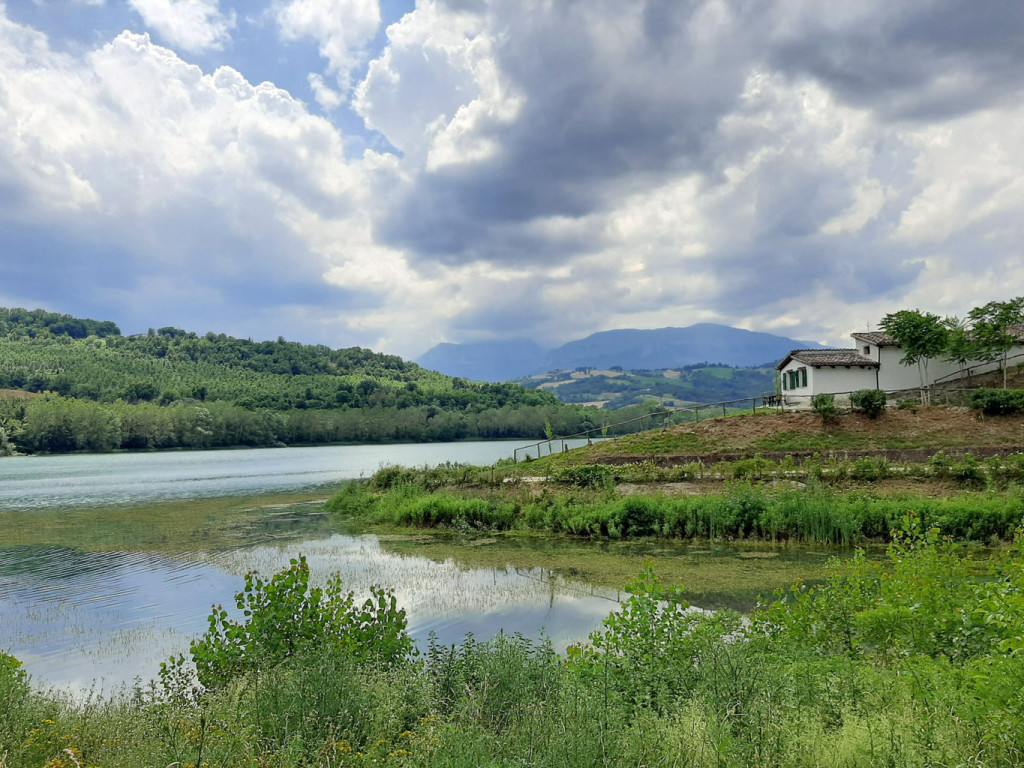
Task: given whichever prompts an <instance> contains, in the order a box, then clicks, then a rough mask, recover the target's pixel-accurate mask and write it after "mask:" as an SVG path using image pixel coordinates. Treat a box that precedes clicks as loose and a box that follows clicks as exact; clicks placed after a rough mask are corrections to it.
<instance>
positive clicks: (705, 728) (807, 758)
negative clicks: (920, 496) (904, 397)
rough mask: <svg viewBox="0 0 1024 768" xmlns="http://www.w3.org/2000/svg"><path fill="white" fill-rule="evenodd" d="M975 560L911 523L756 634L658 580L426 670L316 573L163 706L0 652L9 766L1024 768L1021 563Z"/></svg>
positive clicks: (210, 650)
mask: <svg viewBox="0 0 1024 768" xmlns="http://www.w3.org/2000/svg"><path fill="white" fill-rule="evenodd" d="M961 555H962V553H961V552H959V551H958V550H957V548H956V545H955V544H952V543H950V542H948V541H943V540H942V539H941V538H939V537H938V536H936V535H934V534H930V533H926V532H924V531H922V529H921V528H920V525H919V521H918V520H917V519H916V518H915V517H913V516H910V517H907V518H905V519H904V520H903V522H902V531H901V533H900V534H898V535H897V537H896V538H895V540H894V542H893V545H892V546H891V547H890V550H889V554H888V557H887V558H886V560H884V561H882V562H878V563H873V562H870V561H867V560H865V559H863V558H855V559H854V560H852V561H848V562H846V563H845V564H840V563H836V564H834V565H833V567H832V571H831V573H830V575H829V577H828V579H827V580H826V581H825V583H824V584H823V585H821V586H819V587H817V588H815V589H813V590H812V589H807V588H804V587H801V586H797V587H795V588H794V590H793V593H792V594H791V596H790V598H789V599H788V600H787V601H783V602H777V603H773V604H772V605H770V606H767V607H765V608H764V609H762V610H760V611H758V612H756V613H755V615H754V616H753V617H752V619H751V621H750V623H749V624H746V625H744V624H741V622H740V621H739V618H738V617H737V616H736V615H735V614H732V613H729V612H722V613H718V614H703V613H695V612H688V611H686V610H685V609H684V606H685V604H684V603H681V602H680V601H679V600H680V598H679V596H678V595H675V594H670V593H667V592H665V591H664V590H663V589H662V587H661V585H660V583H659V581H658V580H657V578H656V576H655V575H654V573H653V572H652V571H651V570H650V569H649V568H648V569H645V571H644V572H643V573H641V575H640V576H639V577H638V578H637V580H636V581H635V583H634V588H633V592H634V594H633V596H632V597H631V598H630V599H629V600H628V602H626V603H625V604H624V605H623V606H622V608H621V609H620V610H618V611H616V612H615V613H613V614H612V615H610V616H609V617H608V619H607V620H606V622H605V628H604V630H603V631H601V632H598V633H595V634H594V635H592V636H591V638H590V639H589V641H588V642H586V643H583V644H581V645H579V646H576V647H574V648H570V649H569V651H568V653H567V654H566V655H564V656H562V655H559V654H557V653H556V652H555V650H556V649H552V648H550V647H548V646H545V645H543V644H542V645H539V646H538V645H531V644H530V643H529V642H527V641H526V640H523V639H521V638H510V637H499V638H498V639H496V640H494V641H491V642H488V643H481V642H477V641H475V640H474V639H473V638H467V639H466V640H465V642H463V643H462V644H461V645H459V646H457V647H436V646H435V647H432V648H431V649H430V650H429V651H428V652H427V653H425V654H424V655H422V656H412V655H410V653H409V648H410V645H409V644H408V642H407V641H406V640H405V639H404V638H405V634H404V614H403V613H402V611H401V609H400V607H398V606H395V605H393V603H391V602H390V601H389V600H388V598H387V595H386V594H382V595H379V596H378V599H376V600H375V601H373V602H371V603H369V604H367V605H363V606H359V605H353V604H352V603H351V601H346V598H345V595H344V593H343V591H341V590H340V586H338V585H335V586H333V587H332V586H331V585H327V586H325V587H323V588H322V591H320V592H316V591H314V589H313V588H311V587H310V585H309V584H308V583H307V582H304V581H303V579H302V568H303V564H301V563H296V564H294V565H293V567H292V568H291V569H289V570H288V571H286V572H284V573H282V574H279V575H278V576H276V577H274V578H273V579H271V580H268V581H266V582H258V581H252V580H250V581H248V582H247V583H246V585H245V586H246V589H244V590H242V591H241V592H240V594H239V599H240V603H241V607H244V608H246V609H247V610H250V614H249V615H248V618H245V619H243V620H240V622H235V621H234V620H232V619H229V618H227V617H226V616H224V615H221V614H219V613H217V612H215V613H214V614H213V615H212V616H211V624H210V631H209V632H208V633H207V635H206V636H204V637H203V638H200V640H199V641H197V642H196V643H195V644H194V645H193V649H192V654H191V656H192V658H191V659H181V660H180V662H177V663H172V664H170V665H168V667H167V668H166V669H165V672H164V675H163V677H162V681H161V684H158V685H157V686H155V687H153V688H151V689H141V688H140V689H137V690H134V691H128V692H126V693H124V694H123V695H121V696H116V697H113V698H102V697H94V698H91V699H89V700H87V701H77V702H72V701H69V700H66V699H64V698H62V697H61V696H59V695H56V694H50V693H46V692H40V691H38V690H34V689H33V688H32V687H31V686H30V685H28V684H27V683H26V681H25V680H24V679H23V678H22V676H21V675H20V674H19V672H18V669H17V662H16V661H15V660H13V659H11V658H10V657H4V656H0V701H3V702H4V704H5V706H4V707H3V708H2V709H0V765H3V766H4V768H23V767H26V768H27V767H28V766H32V767H33V768H35V767H36V766H49V768H58V767H61V768H71V766H77V765H81V766H110V767H113V766H124V768H134V767H135V766H140V767H141V766H153V765H159V766H166V765H172V764H177V765H181V766H185V765H191V766H207V767H208V768H213V767H214V766H269V765H273V766H300V765H301V766H311V765H319V766H350V765H366V764H384V765H395V766H417V767H418V766H424V767H426V766H435V767H438V766H451V767H452V768H455V767H462V766H467V767H468V766H474V767H475V766H484V765H487V766H523V765H531V766H550V767H551V768H555V767H561V766H566V767H568V766H572V767H573V768H576V767H578V766H627V765H634V766H635V765H645V766H673V765H692V766H768V765H773V766H775V765H793V766H877V765H900V766H928V765H968V764H978V765H990V766H996V765H1006V766H1010V765H1018V764H1020V761H1021V760H1022V759H1024V753H1022V751H1021V747H1020V745H1021V744H1022V743H1024V698H1022V696H1024V694H1022V693H1021V692H1022V690H1024V665H1022V664H1021V661H1020V657H1019V655H1018V653H1019V651H1020V649H1021V648H1022V647H1024V639H1022V638H1024V610H1022V606H1021V598H1020V594H1021V588H1022V587H1024V552H1022V547H1021V545H1020V544H1019V543H1018V544H1017V545H1015V546H1014V547H1011V548H1008V549H1005V550H1003V551H1002V552H1001V553H1000V554H999V555H997V557H996V558H995V559H994V560H993V562H992V564H991V565H992V574H991V576H990V577H989V578H986V579H983V580H981V581H976V580H975V579H973V578H972V575H971V573H972V572H971V569H970V566H969V564H968V563H967V561H965V560H964V559H963V557H962V556H961ZM283 616H287V617H289V620H288V622H287V629H282V624H281V622H280V619H281V618H282V617H283ZM193 662H194V663H195V664H196V665H197V666H195V667H193V666H192V665H193ZM193 669H196V670H198V674H199V679H200V680H201V681H203V683H204V684H205V686H204V687H199V688H196V687H194V686H193V685H192V684H191V682H190V680H191V679H192V677H191V675H192V674H194V672H193V671H192V670H193Z"/></svg>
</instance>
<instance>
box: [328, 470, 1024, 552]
mask: <svg viewBox="0 0 1024 768" xmlns="http://www.w3.org/2000/svg"><path fill="white" fill-rule="evenodd" d="M504 486H505V487H499V488H491V489H489V488H473V489H467V488H463V489H449V490H431V489H429V488H428V487H425V485H424V484H422V483H419V484H417V483H399V484H394V485H386V486H385V487H381V478H380V476H379V475H378V476H377V477H375V478H374V479H373V480H371V481H370V482H369V483H352V484H350V485H348V486H346V487H345V488H344V489H343V490H342V491H341V492H340V493H339V494H338V495H336V496H335V497H334V498H333V499H331V501H330V502H329V503H328V509H330V510H331V511H332V512H333V513H335V514H337V515H340V516H343V517H351V518H355V519H360V520H364V521H367V522H370V523H374V524H388V525H395V526H403V527H412V528H449V529H453V530H456V531H467V532H469V531H477V532H486V531H535V532H542V533H552V534H567V535H570V536H579V537H587V538H604V539H615V540H617V539H635V538H644V537H658V538H666V539H726V540H740V539H752V540H764V541H798V542H811V543H818V544H839V545H844V546H848V545H851V544H855V543H858V542H861V541H885V540H887V539H888V537H889V535H890V532H891V531H892V530H893V529H894V528H896V527H898V526H899V524H900V521H901V520H902V519H903V517H904V516H905V515H906V513H907V512H908V511H910V510H913V511H914V512H915V513H917V514H918V515H919V516H920V517H921V519H922V520H924V521H925V522H926V524H927V525H929V526H936V527H938V528H940V529H941V530H942V531H943V532H944V533H946V534H948V535H950V536H953V537H955V538H957V539H962V540H967V541H975V542H981V543H989V542H991V541H994V540H1004V541H1005V540H1009V539H1010V538H1012V536H1013V532H1014V530H1015V528H1016V527H1017V525H1019V524H1020V521H1021V519H1022V518H1024V494H1021V493H1020V492H1019V491H1018V490H1016V489H1013V490H1011V491H1008V492H1004V493H999V494H996V493H990V494H985V493H961V494H957V495H954V496H952V497H948V498H931V497H927V496H922V495H916V494H899V495H893V496H878V495H874V494H872V493H871V492H869V491H866V490H859V491H851V490H848V489H843V490H839V489H834V488H830V487H828V486H825V485H822V484H820V483H812V484H811V485H809V486H808V487H806V488H803V487H792V486H782V487H778V486H770V485H755V484H752V483H750V482H745V481H734V482H731V483H729V484H726V485H725V486H724V488H723V489H722V490H718V491H712V492H708V493H703V494H701V495H691V496H667V495H660V494H658V495H655V494H652V495H631V496H625V497H622V496H620V495H619V494H617V493H616V492H615V491H614V489H612V490H610V491H609V490H601V489H587V488H576V489H564V488H562V489H554V488H551V487H548V488H543V489H540V490H537V489H535V488H514V487H507V486H508V484H504Z"/></svg>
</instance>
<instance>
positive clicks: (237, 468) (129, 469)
mask: <svg viewBox="0 0 1024 768" xmlns="http://www.w3.org/2000/svg"><path fill="white" fill-rule="evenodd" d="M563 443H564V444H566V445H568V447H570V448H573V447H576V446H578V445H584V444H586V441H585V440H565V441H556V450H559V449H560V448H559V446H561V444H563ZM535 445H536V441H518V440H517V441H505V440H499V441H477V442H460V443H420V444H394V445H337V446H317V447H309V448H253V449H248V450H223V451H170V452H165V453H106V454H82V455H71V456H11V457H6V458H0V510H12V509H54V508H57V507H61V508H64V507H91V506H100V505H112V504H145V503H149V502H154V501H165V500H168V499H189V498H208V497H211V496H236V495H240V494H254V493H268V492H274V491H287V490H295V489H299V488H308V487H310V486H315V485H322V484H326V483H338V482H341V481H344V480H354V479H358V478H360V477H369V476H370V475H372V474H373V473H374V472H376V471H377V470H378V469H380V468H381V467H383V466H386V465H389V464H397V465H401V466H405V467H422V466H424V465H427V466H436V465H438V464H441V463H444V462H446V461H451V462H457V463H465V464H475V465H477V466H487V465H490V464H493V463H495V462H496V461H499V460H500V459H505V458H509V457H511V456H512V454H513V452H514V451H515V450H516V449H517V448H518V449H520V450H519V454H520V457H522V456H523V455H524V453H530V454H531V455H534V456H536V448H534V449H533V450H531V451H528V452H524V450H523V449H524V448H527V447H529V446H535Z"/></svg>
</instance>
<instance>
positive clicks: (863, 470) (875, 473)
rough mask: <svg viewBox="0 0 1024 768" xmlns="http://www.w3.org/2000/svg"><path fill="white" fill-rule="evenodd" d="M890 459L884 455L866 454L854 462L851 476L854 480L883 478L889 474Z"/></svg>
mask: <svg viewBox="0 0 1024 768" xmlns="http://www.w3.org/2000/svg"><path fill="white" fill-rule="evenodd" d="M889 469H890V467H889V460H888V459H887V458H885V457H884V456H877V457H873V456H865V457H863V458H860V459H857V460H856V461H855V462H853V468H852V469H851V470H850V477H852V478H853V479H854V480H868V481H875V480H882V479H883V478H886V477H888V476H889Z"/></svg>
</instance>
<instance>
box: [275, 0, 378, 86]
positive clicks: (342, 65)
mask: <svg viewBox="0 0 1024 768" xmlns="http://www.w3.org/2000/svg"><path fill="white" fill-rule="evenodd" d="M276 19H277V25H278V28H279V29H280V31H281V35H282V36H283V37H284V38H285V39H288V40H303V39H310V40H314V41H316V42H317V44H318V45H319V47H320V55H321V56H323V57H324V58H325V59H327V65H328V72H329V73H330V74H331V75H333V76H334V77H335V78H336V79H337V81H338V85H339V86H340V88H341V92H342V94H347V93H348V90H349V88H350V84H351V75H352V71H353V70H354V69H355V68H356V67H357V66H359V65H360V64H362V63H363V62H365V61H366V58H367V55H368V53H367V46H368V45H369V44H370V42H371V41H372V40H373V39H374V38H375V37H376V36H377V32H378V31H379V29H380V24H381V17H380V3H379V0H290V2H287V3H285V4H283V5H280V6H279V7H278V9H277V13H276ZM321 82H322V81H321Z"/></svg>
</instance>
